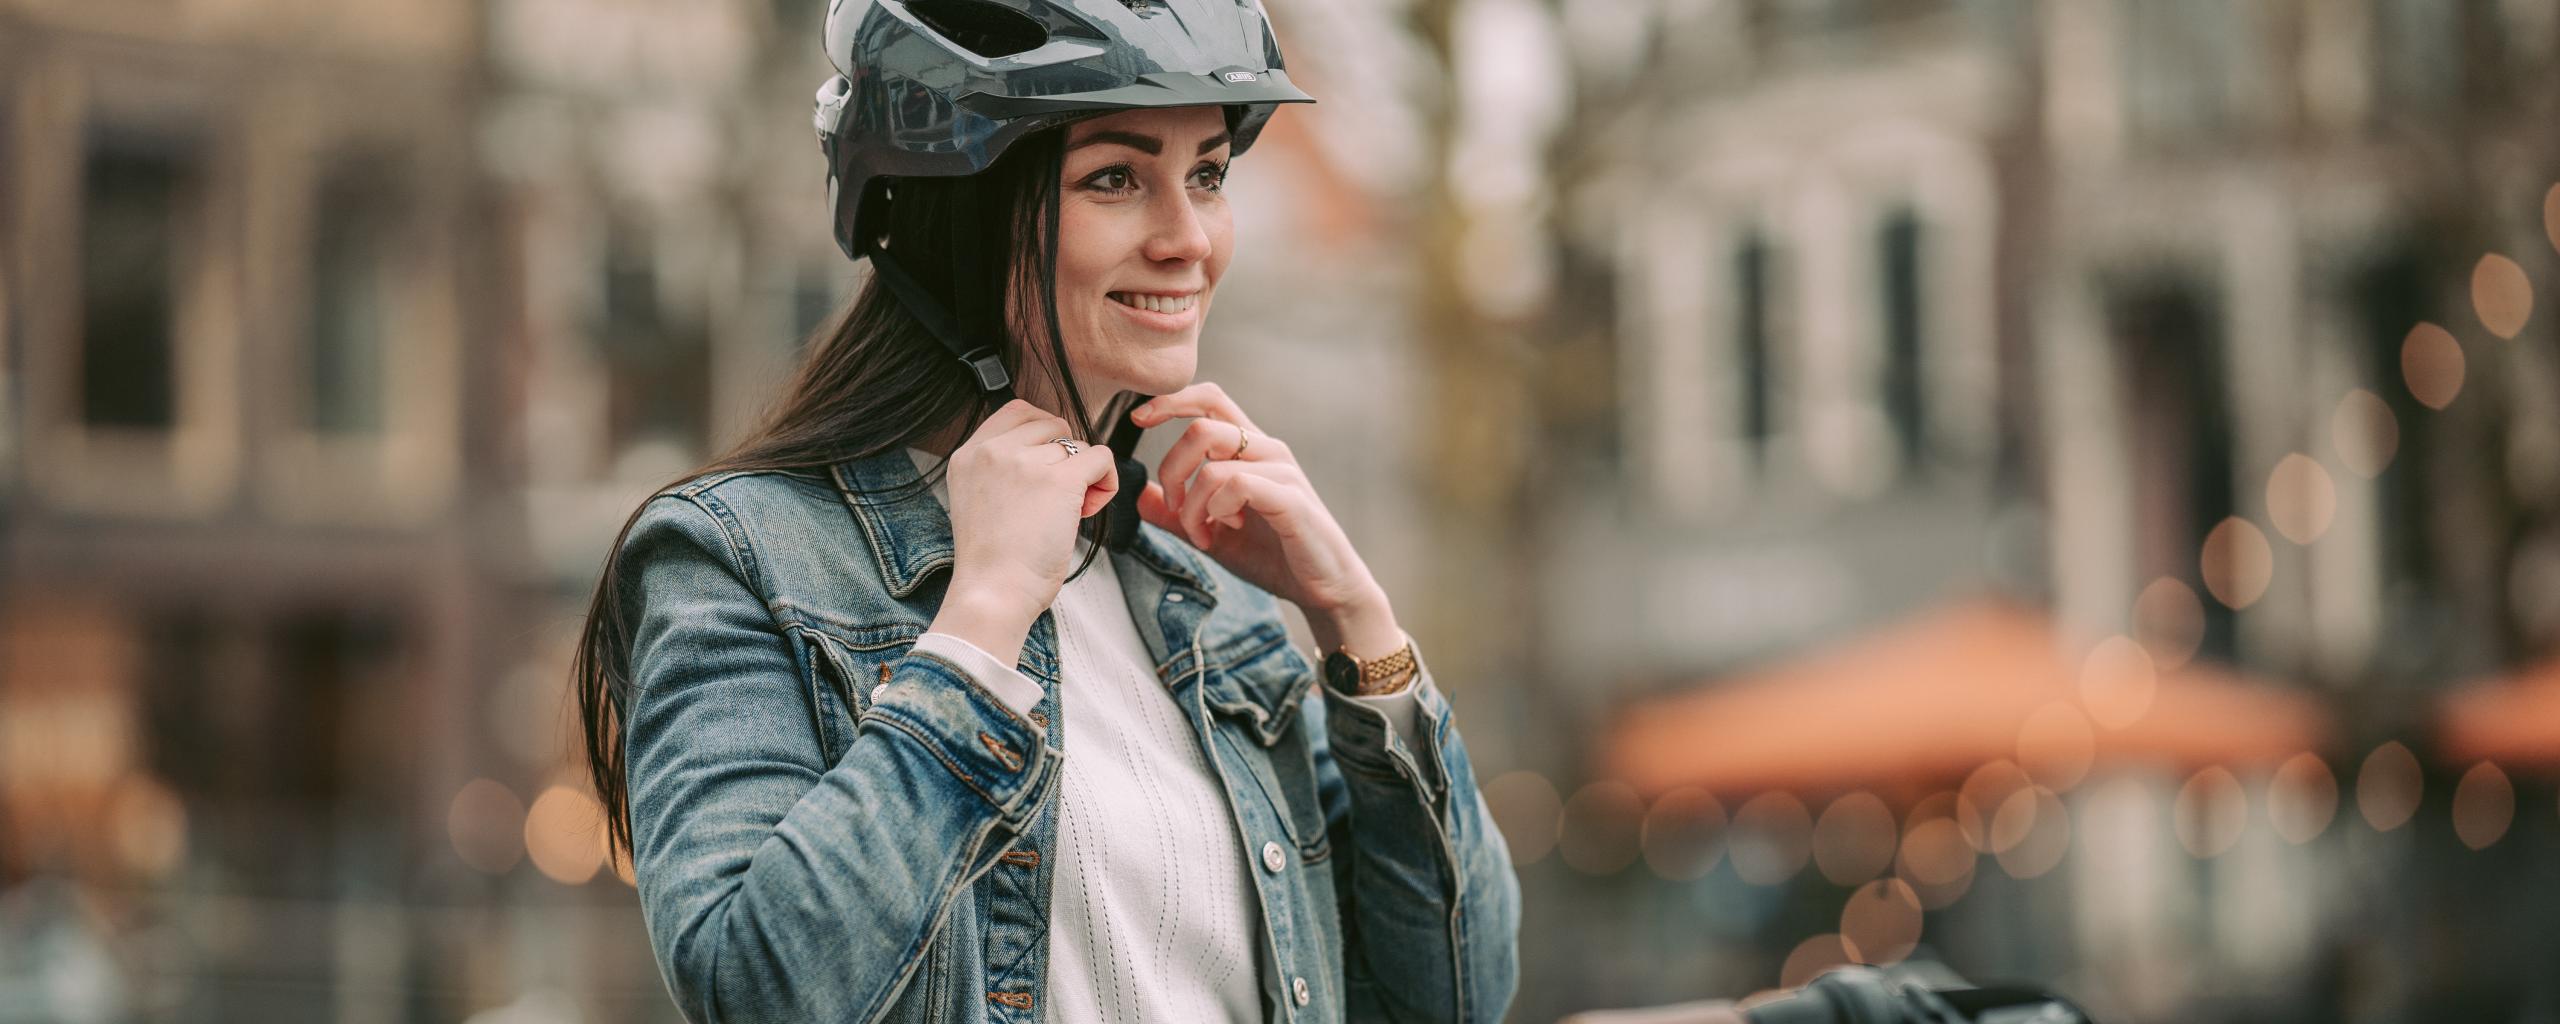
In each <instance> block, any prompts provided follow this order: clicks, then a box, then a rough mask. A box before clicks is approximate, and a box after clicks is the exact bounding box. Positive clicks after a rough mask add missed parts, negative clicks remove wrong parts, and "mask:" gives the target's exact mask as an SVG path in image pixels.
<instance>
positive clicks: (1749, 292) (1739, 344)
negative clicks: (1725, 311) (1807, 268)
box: [1733, 231, 1775, 467]
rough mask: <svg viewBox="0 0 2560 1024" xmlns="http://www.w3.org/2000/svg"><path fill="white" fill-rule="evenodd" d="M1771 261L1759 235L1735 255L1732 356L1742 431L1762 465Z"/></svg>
mask: <svg viewBox="0 0 2560 1024" xmlns="http://www.w3.org/2000/svg"><path fill="white" fill-rule="evenodd" d="M1772 258H1773V257H1772V256H1771V254H1770V249H1769V242H1768V240H1767V239H1765V238H1763V237H1761V236H1760V234H1759V232H1757V231H1754V232H1752V233H1751V234H1749V235H1746V236H1744V237H1743V239H1742V243H1741V244H1740V245H1739V246H1737V247H1736V248H1735V250H1734V256H1733V292H1734V323H1733V339H1734V346H1733V358H1734V368H1735V369H1736V370H1737V371H1738V372H1739V373H1740V375H1741V379H1742V387H1741V394H1740V397H1741V400H1742V408H1741V413H1742V417H1741V433H1742V438H1743V440H1744V441H1746V442H1748V443H1749V444H1750V446H1751V452H1752V458H1754V459H1755V460H1758V462H1759V464H1760V465H1762V466H1764V467H1765V466H1766V465H1767V464H1768V457H1769V456H1768V447H1769V435H1770V434H1771V433H1772V430H1773V427H1772V423H1773V421H1774V419H1775V416H1774V414H1773V413H1772V411H1771V408H1770V406H1771V404H1772V398H1773V396H1772V395H1771V394H1770V390H1771V382H1770V380H1769V348H1770V345H1771V338H1770V336H1769V335H1770V333H1771V332H1770V326H1771V325H1770V302H1771V296H1770V280H1769V279H1770V266H1769V264H1770V260H1771V259H1772Z"/></svg>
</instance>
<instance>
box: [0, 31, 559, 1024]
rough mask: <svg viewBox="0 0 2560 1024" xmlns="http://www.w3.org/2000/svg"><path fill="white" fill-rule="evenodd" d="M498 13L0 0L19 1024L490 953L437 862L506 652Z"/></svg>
mask: <svg viewBox="0 0 2560 1024" xmlns="http://www.w3.org/2000/svg"><path fill="white" fill-rule="evenodd" d="M478 31H479V25H478V20H477V18H476V16H475V15H474V13H473V12H472V10H471V9H470V8H469V7H467V6H456V5H451V4H438V3H408V2H394V3H383V4H369V5H363V6H362V7H343V6H332V5H312V4H296V5H237V4H219V3H198V2H189V3H180V4H158V5H136V4H104V5H99V4H78V3H55V2H50V0H23V2H12V3H9V4H7V5H5V6H0V166H5V172H0V182H5V183H6V188H5V190H0V203H5V208H4V209H0V354H5V361H0V395H5V398H0V515H5V521H6V528H5V531H4V532H0V644H5V652H6V654H5V668H0V723H5V728H0V732H5V736H0V793H5V798H6V812H5V820H6V825H5V826H4V827H0V837H5V839H0V892H5V893H6V895H5V896H0V904H5V908H4V909H0V933H5V934H7V935H9V936H10V941H7V942H5V943H0V949H5V950H6V952H5V953H0V990H6V991H7V992H8V996H7V998H5V999H0V1016H6V1017H8V1018H10V1019H37V1020H84V1019H122V1018H124V1017H126V1016H128V1015H131V1016H139V1017H151V1018H159V1017H171V1016H177V1017H185V1018H188V1019H242V1020H252V1019H255V1020H268V1019H294V1018H300V1017H316V1016H336V1017H338V1018H339V1019H347V1020H366V1019H388V1018H399V1017H405V1016H408V1015H410V1014H412V1013H425V1014H427V1015H440V1014H448V1013H451V1012H454V1011H455V1010H457V1009H459V1008H460V1007H462V1006H464V1005H467V999H466V998H463V991H464V990H467V989H469V988H470V987H471V985H472V982H471V981H470V980H468V979H469V976H470V973H471V971H470V970H469V969H467V968H472V967H477V968H486V967H489V966H492V965H489V964H485V963H482V964H473V963H472V956H471V954H470V952H469V950H468V948H467V943H468V941H469V939H470V937H471V928H470V927H469V923H468V920H467V918H468V916H469V915H460V916H456V915H451V914H445V913H442V912H441V911H442V909H443V908H446V907H449V906H450V905H452V904H453V903H454V902H455V901H456V900H457V899H460V900H466V901H467V900H469V899H471V897H470V895H469V893H470V892H471V889H472V885H471V881H472V880H470V879H457V878H455V877H454V876H453V875H452V874H451V873H450V872H447V871H443V870H440V868H442V867H443V866H444V865H446V864H449V863H451V857H450V856H449V855H447V856H445V857H442V858H438V857H437V856H435V854H436V853H437V852H438V851H442V850H446V849H447V848H448V847H447V843H446V837H445V835H444V828H443V822H442V817H443V815H442V809H443V808H444V806H445V802H446V800H447V799H448V797H449V796H450V794H451V792H452V790H453V788H454V786H455V785H457V784H458V783H459V782H460V780H461V779H463V778H467V777H468V775H469V773H470V772H472V771H473V770H474V769H473V767H472V765H471V763H470V762H471V761H472V754H471V751H470V749H469V747H468V745H467V744H465V743H461V742H457V738H458V737H463V736H467V735H469V734H471V733H472V732H473V729H474V721H473V716H474V715H475V714H476V707H475V703H474V701H473V700H472V699H471V697H472V694H473V693H474V692H475V690H476V681H477V680H479V679H483V678H486V677H488V676H489V675H490V674H491V673H492V672H494V671H496V670H498V669H500V668H501V667H503V665H504V661H503V658H502V656H500V655H499V653H498V652H499V651H501V650H502V649H503V647H504V642H503V640H502V639H500V638H501V636H502V634H503V629H504V626H503V621H502V619H501V618H500V616H501V615H502V614H503V602H502V601H492V600H491V598H492V597H493V596H496V595H500V594H502V593H503V589H504V588H503V578H502V577H501V576H500V575H499V574H496V573H494V572H492V571H491V563H492V562H493V561H496V560H499V559H503V558H505V557H507V555H508V554H509V551H508V533H507V530H506V526H507V525H508V520H507V514H508V509H507V507H506V505H505V503H504V502H503V500H500V499H502V496H503V494H504V487H503V481H504V480H505V479H506V475H505V472H504V468H503V466H502V465H501V464H500V463H498V462H497V461H495V460H494V459H493V458H492V456H493V455H495V454H496V445H495V441H496V439H497V438H498V437H499V436H501V434H502V432H503V428H502V427H501V426H499V425H500V424H502V423H503V422H504V421H505V420H506V418H507V417H508V415H509V410H508V409H507V403H506V398H505V395H504V393H503V391H502V389H501V388H500V387H499V386H498V385H499V382H500V381H501V380H502V379H503V378H502V373H501V363H502V360H501V356H502V355H503V349H502V347H501V346H499V345H496V344H494V343H490V342H488V341H485V340H483V339H487V338H488V337H489V335H488V333H487V327H488V326H489V322H490V318H489V316H488V315H487V314H488V312H489V310H490V304H489V303H488V302H487V301H485V300H486V298H487V296H488V295H489V287H490V285H491V284H492V283H493V281H492V280H491V279H489V278H486V277H484V276H482V274H483V271H485V270H486V269H487V267H486V264H485V263H484V262H483V261H482V260H481V259H480V258H479V256H480V254H481V252H482V246H483V242H484V236H483V234H482V227H483V220H482V218H483V214H484V212H485V211H484V208H483V206H482V205H481V200H482V199H483V195H482V193H481V192H480V190H479V189H478V188H477V186H476V173H475V167H476V157H475V152H476V151H475V146H474V140H475V125H474V123H473V114H474V110H475V109H476V100H475V97H476V95H477V93H478V91H479V80H478V77H477V73H476V68H477V53H478V45H479V43H478ZM456 866H457V867H458V865H456ZM430 974H432V975H437V976H441V977H443V978H448V979H455V980H456V986H455V987H453V988H450V989H447V990H444V991H433V990H430V988H429V987H427V986H421V985H417V984H415V980H416V979H417V978H419V977H421V976H424V975H430Z"/></svg>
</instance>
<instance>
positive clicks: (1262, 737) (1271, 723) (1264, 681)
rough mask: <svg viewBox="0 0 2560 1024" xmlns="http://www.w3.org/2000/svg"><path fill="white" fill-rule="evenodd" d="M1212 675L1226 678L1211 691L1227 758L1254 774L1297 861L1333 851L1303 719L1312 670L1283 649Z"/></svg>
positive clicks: (1283, 646) (1287, 648) (1291, 651)
mask: <svg viewBox="0 0 2560 1024" xmlns="http://www.w3.org/2000/svg"><path fill="white" fill-rule="evenodd" d="M1215 671H1218V672H1221V673H1224V674H1226V675H1227V676H1228V678H1227V679H1225V680H1222V681H1221V682H1222V683H1223V684H1224V685H1219V686H1214V687H1212V688H1211V691H1210V692H1211V694H1212V696H1211V698H1210V710H1211V711H1212V712H1214V713H1215V714H1216V716H1217V718H1218V719H1219V720H1220V722H1221V728H1219V730H1218V732H1219V734H1220V736H1221V737H1222V741H1223V742H1224V743H1225V744H1226V747H1227V750H1228V754H1229V756H1231V757H1233V758H1235V759H1237V760H1239V761H1241V762H1243V763H1244V765H1245V766H1246V769H1247V770H1248V771H1250V772H1251V773H1252V775H1253V778H1254V782H1255V784H1256V785H1257V786H1259V787H1260V788H1261V790H1262V792H1263V795H1264V796H1265V797H1266V798H1267V799H1269V801H1270V803H1271V809H1272V812H1273V813H1274V814H1275V815H1276V816H1277V817H1279V819H1280V821H1281V823H1282V826H1283V827H1284V828H1286V829H1288V831H1289V837H1290V839H1291V840H1293V841H1294V842H1295V843H1296V845H1297V847H1298V859H1299V860H1300V861H1301V862H1303V863H1309V864H1312V863H1316V862H1318V861H1322V860H1324V859H1325V858H1327V857H1328V856H1330V855H1331V853H1332V849H1331V846H1330V842H1329V840H1328V838H1327V836H1326V831H1325V824H1326V823H1325V812H1324V799H1323V793H1322V792H1321V790H1320V788H1319V787H1318V785H1317V782H1316V772H1315V760H1314V757H1313V753H1312V751H1310V750H1309V749H1308V747H1307V730H1306V728H1305V723H1304V722H1303V721H1302V717H1303V716H1304V715H1305V714H1306V711H1305V708H1304V705H1303V703H1302V701H1303V700H1304V698H1305V696H1306V693H1307V686H1308V684H1309V683H1310V682H1311V681H1312V680H1313V678H1314V671H1315V670H1314V667H1313V666H1310V665H1308V664H1307V660H1306V659H1305V658H1303V657H1301V656H1299V654H1298V652H1297V651H1296V650H1295V649H1293V648H1291V647H1290V646H1288V645H1287V644H1286V643H1282V644H1279V645H1277V646H1275V647H1271V648H1269V649H1267V650H1266V651H1265V652H1263V653H1261V654H1259V655H1257V656H1255V657H1252V658H1249V659H1247V660H1245V661H1243V662H1240V663H1237V664H1232V665H1228V666H1225V667H1223V668H1220V669H1216V670H1215ZM1265 701H1268V702H1269V703H1268V704H1266V703H1264V702H1265Z"/></svg>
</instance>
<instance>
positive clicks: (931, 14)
mask: <svg viewBox="0 0 2560 1024" xmlns="http://www.w3.org/2000/svg"><path fill="white" fill-rule="evenodd" d="M907 10H909V11H911V12H913V13H914V14H915V16H916V20H917V21H921V22H923V23H924V27H926V28H929V29H932V30H933V31H934V34H936V35H939V36H941V37H942V38H944V39H948V40H950V41H951V42H952V43H953V44H954V45H956V46H959V47H960V48H961V49H964V50H967V51H969V52H971V53H974V54H977V55H978V56H981V57H988V58H994V57H1010V56H1013V55H1014V54H1017V53H1024V52H1028V51H1031V50H1037V49H1039V48H1040V45H1041V44H1042V43H1046V42H1048V41H1049V31H1048V30H1047V29H1045V28H1042V27H1040V23H1039V22H1037V21H1034V20H1032V18H1031V16H1030V15H1028V14H1024V13H1022V12H1021V11H1017V10H1014V9H1013V8H1011V7H1007V6H1005V5H1003V4H999V3H992V2H990V0H907Z"/></svg>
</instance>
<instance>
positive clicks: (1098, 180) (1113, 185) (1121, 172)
mask: <svg viewBox="0 0 2560 1024" xmlns="http://www.w3.org/2000/svg"><path fill="white" fill-rule="evenodd" d="M1084 187H1086V188H1090V189H1094V190H1096V191H1100V192H1131V191H1135V190H1136V189H1137V187H1138V176H1137V173H1136V172H1134V171H1131V170H1130V169H1129V165H1127V164H1113V165H1111V166H1109V167H1105V168H1103V169H1101V170H1099V171H1095V172H1093V173H1092V174H1089V175H1086V176H1085V179H1084Z"/></svg>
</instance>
